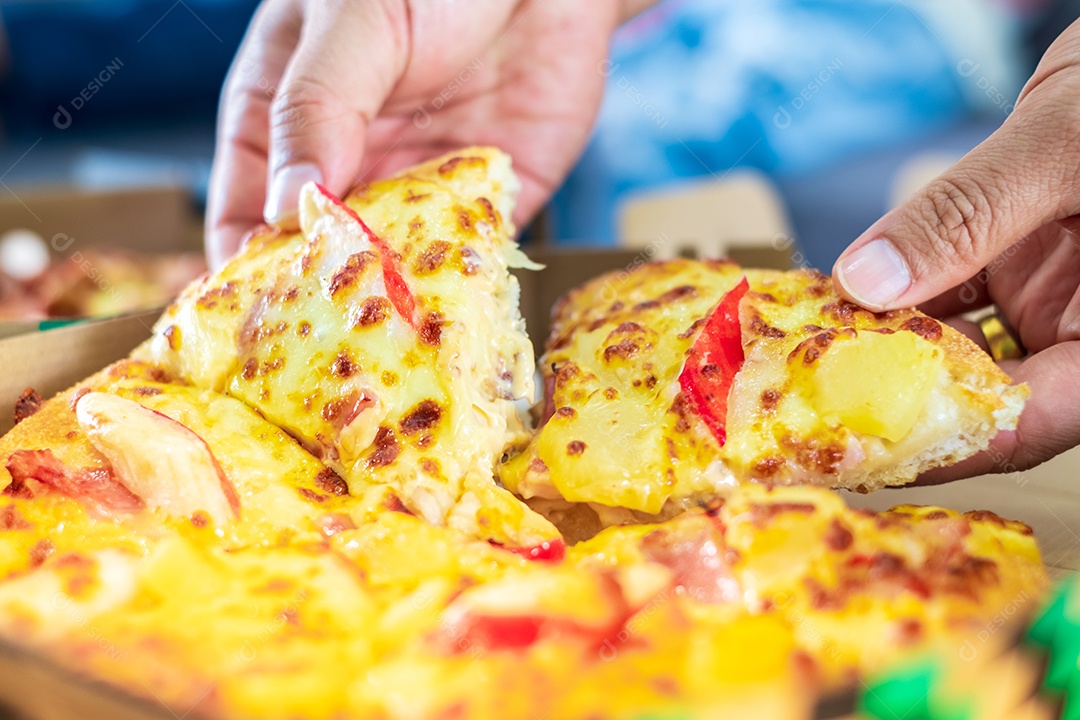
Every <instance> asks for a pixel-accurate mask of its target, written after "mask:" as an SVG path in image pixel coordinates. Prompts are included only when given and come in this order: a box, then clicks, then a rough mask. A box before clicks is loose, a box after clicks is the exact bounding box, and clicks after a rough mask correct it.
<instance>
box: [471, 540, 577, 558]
mask: <svg viewBox="0 0 1080 720" xmlns="http://www.w3.org/2000/svg"><path fill="white" fill-rule="evenodd" d="M488 542H490V543H491V544H492V545H494V546H495V547H497V548H502V549H503V550H506V551H507V552H512V553H514V554H515V555H520V556H521V557H523V558H525V559H526V560H535V561H536V562H542V563H557V562H562V560H563V558H565V557H566V543H565V542H563V541H562V540H561V539H559V538H555V539H554V540H545V541H544V542H542V543H540V544H539V545H533V546H531V547H511V546H509V545H503V544H501V543H497V542H495V541H494V540H489V541H488Z"/></svg>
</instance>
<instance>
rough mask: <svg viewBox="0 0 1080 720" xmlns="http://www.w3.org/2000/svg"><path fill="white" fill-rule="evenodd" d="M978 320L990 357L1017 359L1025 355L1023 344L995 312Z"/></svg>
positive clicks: (1000, 359) (995, 358) (996, 360)
mask: <svg viewBox="0 0 1080 720" xmlns="http://www.w3.org/2000/svg"><path fill="white" fill-rule="evenodd" d="M978 322H979V329H980V330H982V334H983V337H984V338H986V345H987V347H989V348H990V357H992V358H994V361H995V362H1000V361H1002V360H1019V359H1020V358H1022V357H1024V356H1025V355H1027V351H1026V350H1025V349H1024V346H1023V344H1022V343H1021V342H1020V340H1019V339H1018V338H1017V337H1016V335H1015V334H1014V333H1013V331H1012V329H1011V328H1010V327H1009V325H1008V324H1007V323H1006V321H1005V320H1004V319H1002V317H1001V316H1000V315H998V314H997V313H996V312H992V313H990V314H989V315H987V316H986V317H984V318H981V319H980V320H979V321H978Z"/></svg>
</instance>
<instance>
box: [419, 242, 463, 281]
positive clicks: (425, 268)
mask: <svg viewBox="0 0 1080 720" xmlns="http://www.w3.org/2000/svg"><path fill="white" fill-rule="evenodd" d="M453 249H454V248H453V246H452V245H451V244H450V243H448V242H446V241H445V240H436V241H435V242H433V243H431V244H430V245H428V246H427V248H426V249H425V250H424V252H422V253H420V255H419V256H417V258H416V262H415V263H413V272H414V273H416V274H417V275H431V274H432V273H434V272H436V271H437V270H438V269H439V268H441V267H442V266H443V264H444V263H445V262H446V257H447V255H448V254H449V253H450V252H451V251H452V250H453Z"/></svg>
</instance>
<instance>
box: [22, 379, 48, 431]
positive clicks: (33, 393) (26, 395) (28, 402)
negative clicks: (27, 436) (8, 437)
mask: <svg viewBox="0 0 1080 720" xmlns="http://www.w3.org/2000/svg"><path fill="white" fill-rule="evenodd" d="M44 402H45V399H44V398H42V397H41V394H40V393H38V391H37V390H35V389H34V388H29V387H28V388H26V389H25V390H23V391H22V394H21V395H19V397H18V398H16V399H15V424H16V425H18V424H19V423H21V422H22V421H23V420H25V419H26V418H28V417H30V416H31V415H33V414H34V413H36V412H37V411H38V410H40V409H41V405H42V403H44Z"/></svg>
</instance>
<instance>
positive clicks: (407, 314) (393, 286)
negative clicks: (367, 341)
mask: <svg viewBox="0 0 1080 720" xmlns="http://www.w3.org/2000/svg"><path fill="white" fill-rule="evenodd" d="M315 187H317V188H318V189H319V192H321V193H322V194H323V197H325V198H326V199H327V200H329V201H330V202H332V203H333V204H334V205H336V206H337V207H339V208H340V209H341V210H343V211H344V212H345V214H346V215H348V216H349V217H350V218H352V219H353V220H355V221H356V222H357V224H359V225H360V229H361V230H362V231H363V233H364V235H365V236H366V237H367V239H368V242H370V243H371V244H372V245H374V246H375V249H376V250H378V251H379V261H380V263H381V264H382V271H383V284H384V285H386V295H387V297H388V298H390V303H391V304H392V305H393V306H394V309H395V310H397V312H398V314H399V315H401V317H403V318H405V320H406V321H407V322H408V323H409V324H410V325H412V326H413V327H416V299H415V298H414V297H413V294H412V291H410V290H409V286H408V285H406V284H405V278H403V277H402V276H401V270H399V269H398V263H397V254H396V253H395V252H394V251H393V249H392V248H391V247H390V245H389V244H387V242H386V241H385V240H383V239H382V238H381V237H379V236H378V235H376V234H375V233H374V232H372V231H371V228H369V227H368V226H367V224H366V223H365V222H364V221H363V220H361V219H360V216H359V215H357V214H356V211H355V210H353V209H352V208H351V207H349V206H348V205H346V204H345V202H344V201H343V200H342V199H341V198H339V197H337V196H336V195H334V194H333V193H332V192H330V191H329V190H327V189H326V188H325V187H323V186H322V185H319V184H316V185H315Z"/></svg>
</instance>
